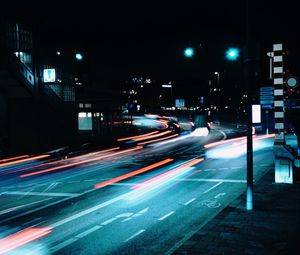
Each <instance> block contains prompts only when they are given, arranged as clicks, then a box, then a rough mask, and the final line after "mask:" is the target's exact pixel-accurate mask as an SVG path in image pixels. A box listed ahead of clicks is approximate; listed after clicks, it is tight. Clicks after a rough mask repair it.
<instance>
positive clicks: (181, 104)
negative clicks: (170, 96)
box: [175, 99, 185, 107]
mask: <svg viewBox="0 0 300 255" xmlns="http://www.w3.org/2000/svg"><path fill="white" fill-rule="evenodd" d="M175 106H176V107H184V106H185V101H184V99H175Z"/></svg>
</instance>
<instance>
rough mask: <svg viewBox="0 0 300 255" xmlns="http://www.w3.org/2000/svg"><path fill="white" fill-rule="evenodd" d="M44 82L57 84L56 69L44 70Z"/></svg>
mask: <svg viewBox="0 0 300 255" xmlns="http://www.w3.org/2000/svg"><path fill="white" fill-rule="evenodd" d="M43 78H44V82H55V69H44V76H43Z"/></svg>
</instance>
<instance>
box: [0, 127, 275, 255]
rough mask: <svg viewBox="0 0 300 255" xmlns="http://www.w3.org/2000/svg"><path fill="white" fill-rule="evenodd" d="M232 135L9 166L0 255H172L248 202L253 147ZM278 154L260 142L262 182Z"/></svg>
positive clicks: (1, 205) (1, 200) (3, 185)
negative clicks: (233, 205)
mask: <svg viewBox="0 0 300 255" xmlns="http://www.w3.org/2000/svg"><path fill="white" fill-rule="evenodd" d="M228 132H231V133H232V134H233V133H234V132H232V131H228V130H225V132H224V130H223V131H222V130H212V131H211V133H210V134H209V136H207V137H195V136H187V135H186V136H176V137H174V138H172V139H169V140H163V141H161V142H156V143H148V144H144V145H137V146H133V147H131V148H127V149H122V148H112V149H111V150H109V151H103V150H99V151H98V152H92V153H91V152H90V153H89V154H85V155H76V156H74V155H73V156H69V157H67V158H65V157H64V156H63V157H59V158H58V157H56V158H53V157H45V158H42V159H38V160H35V161H25V162H22V163H18V164H12V165H8V166H7V165H6V166H2V167H1V168H0V177H1V178H0V254H34V255H35V254H172V252H173V251H175V249H176V248H178V247H179V246H180V245H181V244H182V243H183V242H184V241H185V240H187V239H188V238H189V237H190V236H191V235H192V234H193V233H195V232H196V231H197V230H198V229H199V228H201V227H202V226H203V225H205V224H206V223H207V222H208V221H209V220H210V219H212V218H213V217H214V216H215V215H217V214H218V212H220V211H221V210H222V209H223V208H224V207H225V206H226V205H228V204H229V203H230V202H231V201H232V200H233V199H234V198H236V197H237V196H239V195H240V194H241V193H242V192H245V189H246V155H245V153H246V143H245V141H246V140H245V138H237V139H234V140H224V139H225V138H226V136H227V135H228ZM226 133H227V135H226ZM221 140H222V143H223V142H225V143H223V144H213V142H214V141H221ZM204 146H205V147H206V148H205V147H204ZM272 147H273V138H272V137H266V136H257V137H255V138H254V150H255V151H254V181H257V180H258V179H259V178H260V177H261V176H262V175H263V174H264V173H265V172H266V171H267V170H268V168H269V167H270V166H272V164H273V162H274V158H273V150H272ZM51 162H52V163H51ZM0 166H1V165H0ZM254 199H255V197H254Z"/></svg>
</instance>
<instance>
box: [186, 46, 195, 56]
mask: <svg viewBox="0 0 300 255" xmlns="http://www.w3.org/2000/svg"><path fill="white" fill-rule="evenodd" d="M193 55H194V49H193V48H190V47H189V48H186V49H185V50H184V56H186V57H187V58H191V57H192V56H193Z"/></svg>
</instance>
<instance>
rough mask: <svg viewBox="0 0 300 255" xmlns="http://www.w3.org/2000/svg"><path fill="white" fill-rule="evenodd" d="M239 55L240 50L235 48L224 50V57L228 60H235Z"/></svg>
mask: <svg viewBox="0 0 300 255" xmlns="http://www.w3.org/2000/svg"><path fill="white" fill-rule="evenodd" d="M239 56H240V50H239V49H237V48H229V49H228V50H227V51H226V58H227V59H228V60H230V61H235V60H237V59H238V58H239Z"/></svg>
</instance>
